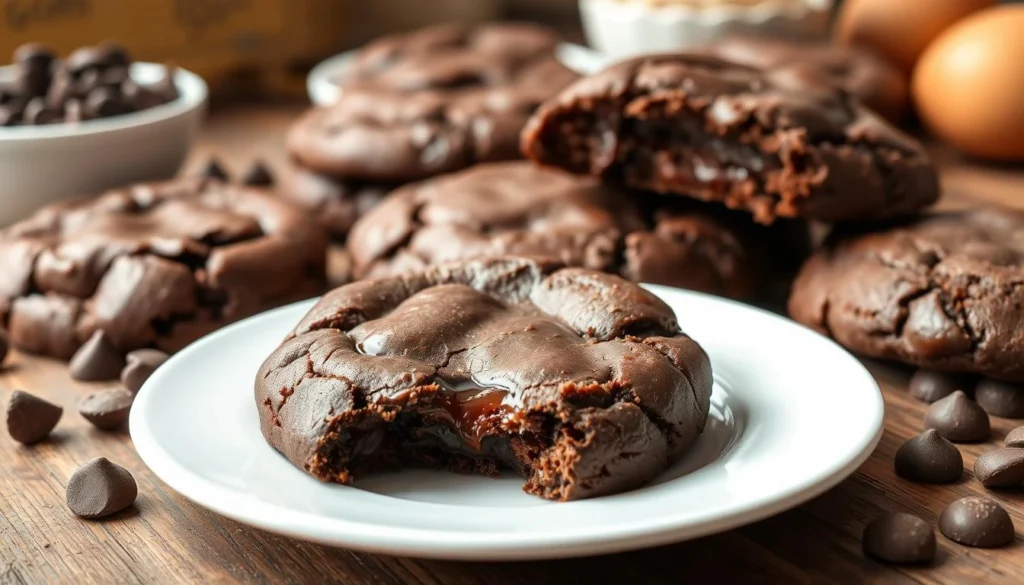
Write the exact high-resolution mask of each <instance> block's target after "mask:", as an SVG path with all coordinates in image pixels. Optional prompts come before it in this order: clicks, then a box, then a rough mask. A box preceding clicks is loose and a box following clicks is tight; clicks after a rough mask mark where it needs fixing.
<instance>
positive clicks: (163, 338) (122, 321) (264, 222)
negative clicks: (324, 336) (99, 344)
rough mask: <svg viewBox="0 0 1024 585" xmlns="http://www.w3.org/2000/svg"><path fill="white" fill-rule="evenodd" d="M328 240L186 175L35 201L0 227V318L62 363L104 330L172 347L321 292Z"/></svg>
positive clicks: (123, 339)
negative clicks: (41, 204)
mask: <svg viewBox="0 0 1024 585" xmlns="http://www.w3.org/2000/svg"><path fill="white" fill-rule="evenodd" d="M325 249H326V235H325V234H324V232H323V230H322V229H321V228H320V226H319V225H317V224H316V223H315V222H314V221H313V220H312V219H311V218H309V216H307V215H306V214H305V213H304V212H303V211H302V210H301V209H299V208H297V207H295V206H292V205H290V204H288V203H285V202H283V201H281V200H280V199H279V198H278V197H277V196H275V195H274V193H273V192H272V191H269V190H266V189H262V188H257V187H251V186H242V185H235V184H230V183H226V182H223V181H220V180H217V179H210V178H200V177H191V178H184V179H177V180H172V181H167V182H164V183H152V184H139V185H133V186H130V187H127V188H123V189H118V190H114V191H110V192H107V193H104V194H102V195H99V196H97V197H94V198H89V199H82V200H79V201H74V202H67V203H59V204H56V205H52V206H49V207H45V208H43V209H41V210H40V211H38V212H37V213H36V214H34V215H33V216H31V217H30V218H28V219H26V220H24V221H22V222H20V223H17V224H15V225H13V226H11V227H9V228H7V229H4V230H3V231H2V232H0V317H2V319H3V322H4V323H6V325H7V327H8V329H9V332H10V338H11V342H12V343H13V344H14V345H15V346H17V347H19V348H20V349H23V350H25V351H29V352H33V353H41V354H45V355H50V356H54V357H58V358H68V357H70V356H71V355H72V354H74V353H75V351H76V350H77V349H78V348H79V347H80V346H81V345H82V344H83V343H84V342H85V341H86V340H87V339H89V338H90V337H91V336H92V334H93V333H95V332H96V331H99V330H102V331H104V332H105V333H106V337H107V338H108V339H109V340H110V342H112V344H113V345H114V346H115V347H116V349H117V350H119V351H120V352H122V353H127V352H129V351H132V350H135V349H139V348H143V347H156V348H159V349H162V350H165V351H175V350H177V349H179V348H181V347H182V346H184V345H186V344H188V343H190V342H191V341H194V340H195V339H197V338H199V337H201V336H202V335H205V334H206V333H209V332H210V331H212V330H214V329H216V328H218V327H220V326H223V325H225V324H227V323H230V322H231V321H235V320H237V319H240V318H242V317H245V316H248V315H252V314H254V313H257V312H259V311H262V310H265V309H268V308H271V307H274V306H278V305H283V304H286V303H289V302H292V301H295V300H299V299H303V298H308V297H311V296H315V295H317V294H319V293H320V292H321V291H322V290H323V288H324V285H325V276H324V254H325Z"/></svg>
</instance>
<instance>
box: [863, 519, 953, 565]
mask: <svg viewBox="0 0 1024 585" xmlns="http://www.w3.org/2000/svg"><path fill="white" fill-rule="evenodd" d="M861 544H862V545H863V547H864V554H866V555H868V556H869V557H873V558H876V559H878V560H881V561H886V562H889V563H926V562H928V561H931V560H932V559H933V558H935V531H934V530H932V527H931V526H930V525H929V524H928V523H927V522H925V521H924V520H922V519H921V518H919V517H917V516H914V515H913V514H907V513H904V512H888V513H886V514H884V515H883V516H881V517H880V518H877V519H875V520H874V521H872V522H871V523H870V524H868V525H867V527H866V528H865V529H864V535H863V537H862V538H861Z"/></svg>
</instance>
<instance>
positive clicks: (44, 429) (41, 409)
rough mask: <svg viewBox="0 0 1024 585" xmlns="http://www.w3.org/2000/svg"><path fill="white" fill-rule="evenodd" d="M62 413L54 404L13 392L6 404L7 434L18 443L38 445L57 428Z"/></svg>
mask: <svg viewBox="0 0 1024 585" xmlns="http://www.w3.org/2000/svg"><path fill="white" fill-rule="evenodd" d="M63 413H64V409H63V408H61V407H59V406H57V405H56V404H53V403H51V402H47V401H46V400H43V399H42V398H39V397H38V396H33V395H32V394H29V393H28V392H22V391H21V390H15V391H14V392H13V393H11V401H10V402H8V403H7V432H8V433H10V435H11V438H12V439H14V440H15V441H17V442H19V443H24V444H25V445H31V444H32V443H38V442H39V441H41V440H43V439H44V438H46V436H47V435H49V434H50V431H52V430H53V427H55V426H57V421H59V420H60V416H61V414H63Z"/></svg>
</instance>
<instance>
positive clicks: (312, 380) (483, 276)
mask: <svg viewBox="0 0 1024 585" xmlns="http://www.w3.org/2000/svg"><path fill="white" fill-rule="evenodd" d="M710 395H711V366H710V362H709V361H708V358H707V355H706V354H705V353H704V351H703V350H702V349H701V348H700V346H699V345H697V343H695V342H694V341H693V340H692V339H690V338H689V337H687V336H686V335H685V334H683V333H682V332H681V331H680V329H679V325H678V323H677V321H676V317H675V315H674V314H673V312H672V309H670V308H669V307H668V306H667V305H665V304H664V303H663V302H662V301H661V300H659V299H658V298H657V297H655V296H654V295H652V294H651V293H649V292H647V291H645V290H643V289H642V288H640V287H639V286H637V285H635V284H633V283H630V282H628V281H626V280H623V279H621V278H619V277H617V276H612V275H608V274H604V273H600V272H594V271H590V270H586V269H582V268H566V267H564V266H562V265H560V264H558V263H554V262H549V261H546V260H537V259H528V258H514V257H506V258H497V259H489V260H480V261H469V262H465V263H457V264H450V265H444V266H440V267H433V268H430V269H427V270H425V271H421V272H415V273H409V274H406V275H402V276H396V277H390V278H383V279H378V280H364V281H361V282H356V283H353V284H349V285H346V286H343V287H341V288H338V289H335V290H334V291H332V292H330V293H328V294H327V295H325V296H324V297H323V299H321V301H320V302H319V303H318V304H317V305H316V306H315V307H314V308H313V309H312V310H311V311H310V312H309V313H308V314H307V315H306V316H305V317H303V319H302V321H301V322H300V323H299V324H298V326H297V327H296V328H295V330H294V331H293V332H292V333H291V334H290V335H289V336H288V338H287V340H286V341H285V342H284V343H283V344H282V345H281V347H279V348H278V349H277V350H275V351H274V353H273V354H271V355H270V357H269V358H267V360H266V361H265V362H264V364H263V366H262V367H261V368H260V371H259V374H258V375H257V377H256V388H255V397H256V401H257V403H258V405H259V413H260V424H261V428H262V430H263V434H264V436H265V437H266V438H267V440H268V441H269V442H270V444H271V445H273V446H274V447H275V448H276V449H278V450H279V451H280V452H281V453H283V454H284V455H285V456H286V457H287V458H288V459H289V460H290V461H291V462H292V463H294V464H295V465H296V466H298V467H300V468H302V469H305V470H306V471H307V472H308V473H310V474H311V475H313V476H314V477H316V478H318V479H321V480H323V481H336V482H341V483H348V482H350V481H352V480H353V478H358V477H359V476H360V475H362V474H365V473H368V472H371V471H374V470H377V469H382V468H395V467H404V466H426V467H431V468H446V469H452V470H455V471H461V472H473V473H485V474H494V473H496V472H498V471H499V470H500V469H511V470H515V471H517V472H519V473H520V474H521V475H522V476H523V477H525V478H526V479H527V481H526V485H525V487H524V489H525V490H526V491H527V492H529V493H532V494H536V495H538V496H541V497H544V498H548V499H552V500H575V499H580V498H586V497H593V496H599V495H604V494H610V493H614V492H620V491H623V490H627V489H631V488H634V487H637V486H640V485H642V484H644V483H646V482H648V481H650V480H651V479H653V478H654V477H655V476H656V475H657V474H659V473H660V472H661V471H663V470H664V469H665V468H666V467H668V466H669V465H670V464H671V463H672V462H674V461H676V460H677V459H678V458H679V457H680V456H682V455H683V453H685V452H686V451H687V449H688V448H689V447H690V446H691V445H692V444H693V443H694V441H696V439H697V437H698V436H699V435H700V433H701V432H702V431H703V429H704V425H705V423H706V420H707V416H708V411H709V407H710Z"/></svg>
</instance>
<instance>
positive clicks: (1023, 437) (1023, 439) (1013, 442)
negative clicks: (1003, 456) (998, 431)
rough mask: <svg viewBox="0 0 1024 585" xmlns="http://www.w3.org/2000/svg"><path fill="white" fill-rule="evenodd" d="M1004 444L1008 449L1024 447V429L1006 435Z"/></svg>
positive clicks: (1020, 428) (1017, 429) (1014, 430)
mask: <svg viewBox="0 0 1024 585" xmlns="http://www.w3.org/2000/svg"><path fill="white" fill-rule="evenodd" d="M1003 444H1004V445H1006V446H1007V447H1024V427H1017V428H1015V429H1013V430H1012V431H1010V432H1008V433H1006V438H1005V439H1003Z"/></svg>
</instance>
